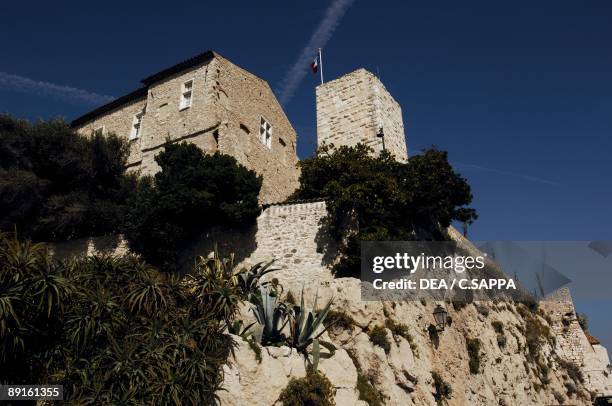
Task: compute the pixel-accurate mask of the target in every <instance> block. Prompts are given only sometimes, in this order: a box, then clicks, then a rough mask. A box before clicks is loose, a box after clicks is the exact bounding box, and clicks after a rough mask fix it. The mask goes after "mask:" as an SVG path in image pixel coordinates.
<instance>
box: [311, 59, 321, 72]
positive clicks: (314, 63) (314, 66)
mask: <svg viewBox="0 0 612 406" xmlns="http://www.w3.org/2000/svg"><path fill="white" fill-rule="evenodd" d="M310 70H312V73H317V71H318V70H319V57H318V56H316V57H315V59H313V60H312V62H310Z"/></svg>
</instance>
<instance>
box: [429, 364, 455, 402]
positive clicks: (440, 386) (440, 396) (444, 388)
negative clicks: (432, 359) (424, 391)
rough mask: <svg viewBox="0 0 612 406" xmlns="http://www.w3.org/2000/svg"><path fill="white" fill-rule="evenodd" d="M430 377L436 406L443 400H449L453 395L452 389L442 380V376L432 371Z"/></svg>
mask: <svg viewBox="0 0 612 406" xmlns="http://www.w3.org/2000/svg"><path fill="white" fill-rule="evenodd" d="M431 376H432V378H433V381H434V389H435V392H434V399H435V400H436V403H437V404H442V402H443V401H444V400H445V399H450V397H451V395H452V393H453V388H452V387H451V385H450V384H449V383H448V382H446V381H445V380H444V379H443V378H442V376H440V374H439V373H437V372H435V371H434V372H432V373H431Z"/></svg>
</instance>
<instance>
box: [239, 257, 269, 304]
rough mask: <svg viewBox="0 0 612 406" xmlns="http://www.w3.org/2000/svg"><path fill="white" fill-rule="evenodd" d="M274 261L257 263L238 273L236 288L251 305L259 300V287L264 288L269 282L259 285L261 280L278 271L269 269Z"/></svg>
mask: <svg viewBox="0 0 612 406" xmlns="http://www.w3.org/2000/svg"><path fill="white" fill-rule="evenodd" d="M273 263H274V260H272V261H270V262H267V263H264V262H258V263H257V264H255V265H253V266H252V267H251V268H249V269H246V268H245V269H243V270H241V271H240V272H239V273H238V275H237V276H238V286H240V289H241V290H242V293H243V295H244V298H245V299H246V300H248V301H249V302H251V303H256V301H258V300H259V292H260V291H259V286H260V285H261V286H266V285H268V284H270V283H271V282H263V283H261V278H262V277H263V276H264V275H266V274H269V273H270V272H275V271H278V270H279V269H278V268H271V266H272V264H273Z"/></svg>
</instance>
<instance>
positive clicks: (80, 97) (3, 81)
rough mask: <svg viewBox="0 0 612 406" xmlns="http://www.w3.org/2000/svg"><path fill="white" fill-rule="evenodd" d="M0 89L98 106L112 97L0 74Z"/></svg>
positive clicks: (3, 73) (8, 74)
mask: <svg viewBox="0 0 612 406" xmlns="http://www.w3.org/2000/svg"><path fill="white" fill-rule="evenodd" d="M0 89H8V90H13V91H16V92H20V93H28V94H34V95H37V96H48V97H54V98H57V99H62V100H67V101H71V102H77V103H84V104H90V105H98V104H103V103H108V102H109V101H111V100H113V99H114V97H111V96H106V95H102V94H97V93H92V92H89V91H87V90H83V89H77V88H74V87H70V86H62V85H56V84H54V83H49V82H40V81H37V80H32V79H29V78H26V77H23V76H18V75H11V74H10V73H6V72H0Z"/></svg>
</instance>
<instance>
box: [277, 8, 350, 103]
mask: <svg viewBox="0 0 612 406" xmlns="http://www.w3.org/2000/svg"><path fill="white" fill-rule="evenodd" d="M353 1H354V0H333V1H332V4H331V5H330V6H329V7H328V8H327V10H326V11H325V17H323V20H322V21H321V23H319V25H318V26H317V29H316V30H315V31H314V32H313V33H312V36H311V37H310V40H308V43H307V44H306V46H305V47H304V48H303V49H302V52H300V55H299V56H298V58H297V60H296V61H295V63H294V64H293V66H292V67H291V69H289V71H287V73H286V74H285V77H284V78H283V79H282V80H281V83H280V86H279V90H278V92H279V99H280V102H281V104H282V105H283V106H284V105H286V104H287V103H288V102H289V101H290V100H291V98H292V97H293V95H294V93H295V91H296V90H297V88H298V86H299V84H300V82H301V81H302V79H304V76H306V72H307V70H308V62H310V60H311V59H313V58H314V57H315V55H316V52H317V49H318V48H323V47H324V46H325V44H326V43H327V41H329V39H330V38H331V37H332V35H333V33H334V31H335V29H336V27H338V24H339V23H340V20H341V19H342V17H343V16H344V14H345V13H346V11H347V10H348V8H349V7H350V6H351V4H353Z"/></svg>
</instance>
